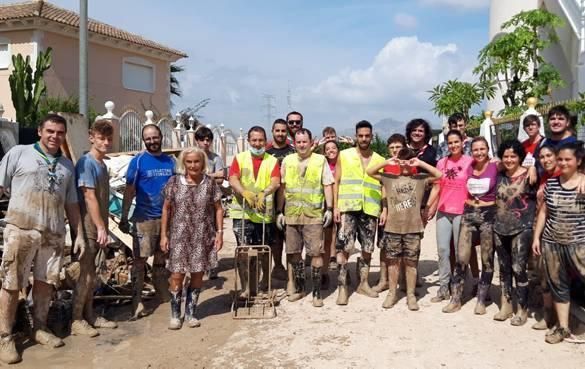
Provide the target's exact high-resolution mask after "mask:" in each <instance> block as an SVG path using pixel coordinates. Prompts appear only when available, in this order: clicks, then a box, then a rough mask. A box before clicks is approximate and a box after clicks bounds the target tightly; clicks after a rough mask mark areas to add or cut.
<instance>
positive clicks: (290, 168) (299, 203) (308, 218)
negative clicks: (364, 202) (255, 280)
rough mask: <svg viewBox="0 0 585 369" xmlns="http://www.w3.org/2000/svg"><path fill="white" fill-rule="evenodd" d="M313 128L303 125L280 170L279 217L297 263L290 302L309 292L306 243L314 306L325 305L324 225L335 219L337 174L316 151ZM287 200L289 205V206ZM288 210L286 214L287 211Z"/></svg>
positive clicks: (291, 260)
mask: <svg viewBox="0 0 585 369" xmlns="http://www.w3.org/2000/svg"><path fill="white" fill-rule="evenodd" d="M312 145H313V136H312V134H311V131H309V130H308V129H306V128H301V129H300V130H298V131H297V132H296V133H295V148H296V151H297V152H296V154H290V155H288V156H287V157H285V158H284V160H283V161H282V166H281V169H280V171H281V172H280V173H281V186H280V189H279V194H281V195H282V196H278V204H277V208H278V217H277V221H276V225H277V227H278V228H279V229H284V227H285V225H286V254H287V256H288V259H289V267H290V265H292V266H293V275H294V278H293V279H294V281H289V283H290V282H293V284H294V288H293V289H294V293H292V294H290V295H289V297H288V300H289V301H297V300H300V299H301V298H302V297H303V296H304V291H305V264H304V262H303V259H302V258H301V253H302V250H303V245H305V246H306V248H307V249H306V255H307V256H306V257H307V258H309V257H310V258H311V279H312V281H313V306H315V307H321V306H323V300H322V298H321V282H322V276H321V269H322V267H323V258H322V256H321V254H323V253H324V251H325V249H324V247H323V228H325V227H328V226H329V225H330V224H331V221H332V220H333V213H332V207H331V205H332V200H333V199H332V197H333V193H332V186H333V182H334V179H333V174H331V169H330V168H329V165H328V164H327V160H326V159H325V157H324V156H323V155H319V154H314V153H313V152H312ZM285 199H286V205H285ZM283 210H284V214H283Z"/></svg>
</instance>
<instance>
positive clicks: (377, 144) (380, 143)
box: [370, 133, 388, 158]
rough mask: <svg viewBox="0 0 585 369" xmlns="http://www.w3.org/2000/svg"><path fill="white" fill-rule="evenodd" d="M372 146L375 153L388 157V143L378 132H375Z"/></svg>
mask: <svg viewBox="0 0 585 369" xmlns="http://www.w3.org/2000/svg"><path fill="white" fill-rule="evenodd" d="M370 147H371V148H372V150H373V151H374V152H375V153H378V154H380V155H382V157H384V158H387V157H388V146H387V145H386V141H384V140H383V139H382V138H381V137H380V136H378V134H377V133H376V134H374V138H373V139H372V143H371V144H370Z"/></svg>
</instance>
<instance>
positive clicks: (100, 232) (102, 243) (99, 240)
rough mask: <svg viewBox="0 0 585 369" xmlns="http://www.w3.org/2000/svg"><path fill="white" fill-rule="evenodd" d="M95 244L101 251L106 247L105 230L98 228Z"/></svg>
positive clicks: (106, 234)
mask: <svg viewBox="0 0 585 369" xmlns="http://www.w3.org/2000/svg"><path fill="white" fill-rule="evenodd" d="M96 242H97V243H98V245H100V247H101V248H102V249H103V248H105V247H106V246H107V245H108V231H107V230H106V229H105V228H98V230H97V239H96Z"/></svg>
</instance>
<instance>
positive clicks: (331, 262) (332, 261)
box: [329, 258, 337, 272]
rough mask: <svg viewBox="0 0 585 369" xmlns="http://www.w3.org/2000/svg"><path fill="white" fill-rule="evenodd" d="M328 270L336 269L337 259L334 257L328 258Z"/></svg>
mask: <svg viewBox="0 0 585 369" xmlns="http://www.w3.org/2000/svg"><path fill="white" fill-rule="evenodd" d="M329 270H330V271H332V272H334V271H336V270H337V260H336V259H335V258H329Z"/></svg>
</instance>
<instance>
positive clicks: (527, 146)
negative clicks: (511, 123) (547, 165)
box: [522, 138, 542, 155]
mask: <svg viewBox="0 0 585 369" xmlns="http://www.w3.org/2000/svg"><path fill="white" fill-rule="evenodd" d="M541 140H542V138H541V139H540V140H538V141H536V142H534V143H531V142H530V139H527V140H524V141H523V142H522V147H523V148H524V151H526V153H530V154H532V155H534V151H536V148H537V147H538V145H539V144H540V141H541Z"/></svg>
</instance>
